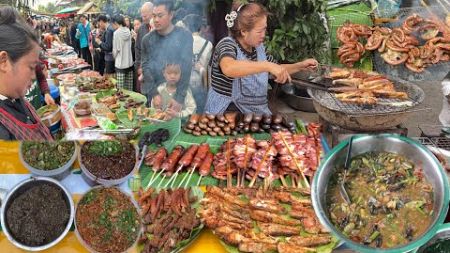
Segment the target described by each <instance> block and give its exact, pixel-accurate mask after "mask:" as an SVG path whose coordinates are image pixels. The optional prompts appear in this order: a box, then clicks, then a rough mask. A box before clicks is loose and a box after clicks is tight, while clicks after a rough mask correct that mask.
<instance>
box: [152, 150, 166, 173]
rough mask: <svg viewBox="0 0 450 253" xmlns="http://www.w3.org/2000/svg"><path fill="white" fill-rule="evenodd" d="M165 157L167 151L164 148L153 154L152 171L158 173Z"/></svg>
mask: <svg viewBox="0 0 450 253" xmlns="http://www.w3.org/2000/svg"><path fill="white" fill-rule="evenodd" d="M166 157H167V150H166V149H165V148H160V149H159V150H158V152H156V154H155V158H154V160H153V166H152V168H153V170H154V171H158V170H159V169H160V168H161V165H162V163H163V161H164V160H166Z"/></svg>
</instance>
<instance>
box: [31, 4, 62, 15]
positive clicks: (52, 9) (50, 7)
mask: <svg viewBox="0 0 450 253" xmlns="http://www.w3.org/2000/svg"><path fill="white" fill-rule="evenodd" d="M63 8H64V7H62V6H56V5H55V3H52V2H50V3H48V4H47V5H39V6H38V8H37V10H38V11H40V12H43V13H56V12H58V11H60V10H62V9H63Z"/></svg>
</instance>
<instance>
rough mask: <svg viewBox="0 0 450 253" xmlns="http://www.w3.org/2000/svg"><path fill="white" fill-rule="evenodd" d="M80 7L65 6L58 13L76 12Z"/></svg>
mask: <svg viewBox="0 0 450 253" xmlns="http://www.w3.org/2000/svg"><path fill="white" fill-rule="evenodd" d="M79 9H80V7H67V8H64V9H62V10H60V11H58V12H57V13H56V14H66V13H72V12H76V11H78V10H79Z"/></svg>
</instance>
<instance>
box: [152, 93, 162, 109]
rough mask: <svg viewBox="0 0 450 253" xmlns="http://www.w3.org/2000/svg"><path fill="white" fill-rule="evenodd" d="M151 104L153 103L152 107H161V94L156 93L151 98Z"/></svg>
mask: <svg viewBox="0 0 450 253" xmlns="http://www.w3.org/2000/svg"><path fill="white" fill-rule="evenodd" d="M152 104H153V107H154V108H156V109H161V108H162V97H161V95H159V94H158V95H156V96H154V97H153V99H152Z"/></svg>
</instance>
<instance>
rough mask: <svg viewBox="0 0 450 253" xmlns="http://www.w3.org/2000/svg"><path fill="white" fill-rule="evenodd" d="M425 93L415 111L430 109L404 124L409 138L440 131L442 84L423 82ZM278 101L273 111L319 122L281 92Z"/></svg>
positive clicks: (420, 112)
mask: <svg viewBox="0 0 450 253" xmlns="http://www.w3.org/2000/svg"><path fill="white" fill-rule="evenodd" d="M417 85H419V86H420V87H421V88H422V89H423V90H424V92H425V94H426V96H425V100H424V102H423V103H422V104H421V105H419V106H417V107H416V108H415V109H428V110H425V111H419V112H415V113H414V114H413V115H412V116H411V117H410V118H409V119H408V121H406V122H405V123H404V126H405V127H406V128H407V129H408V136H410V137H416V136H420V133H421V131H420V129H419V127H420V128H422V129H425V131H430V130H432V129H433V130H436V129H437V130H439V127H436V125H439V124H440V123H439V118H438V117H439V113H440V112H441V109H442V98H443V95H442V91H441V83H440V82H423V83H417ZM278 94H279V95H278V96H277V99H273V100H271V103H270V104H271V108H272V110H273V111H278V112H281V113H283V114H286V115H287V116H288V117H290V118H301V119H303V120H304V121H307V122H311V121H313V122H317V121H318V120H319V117H318V115H317V114H316V113H306V112H301V111H296V110H294V109H292V108H291V107H290V106H288V105H287V104H286V103H285V102H284V98H283V96H282V94H281V92H278ZM431 126H435V127H431Z"/></svg>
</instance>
